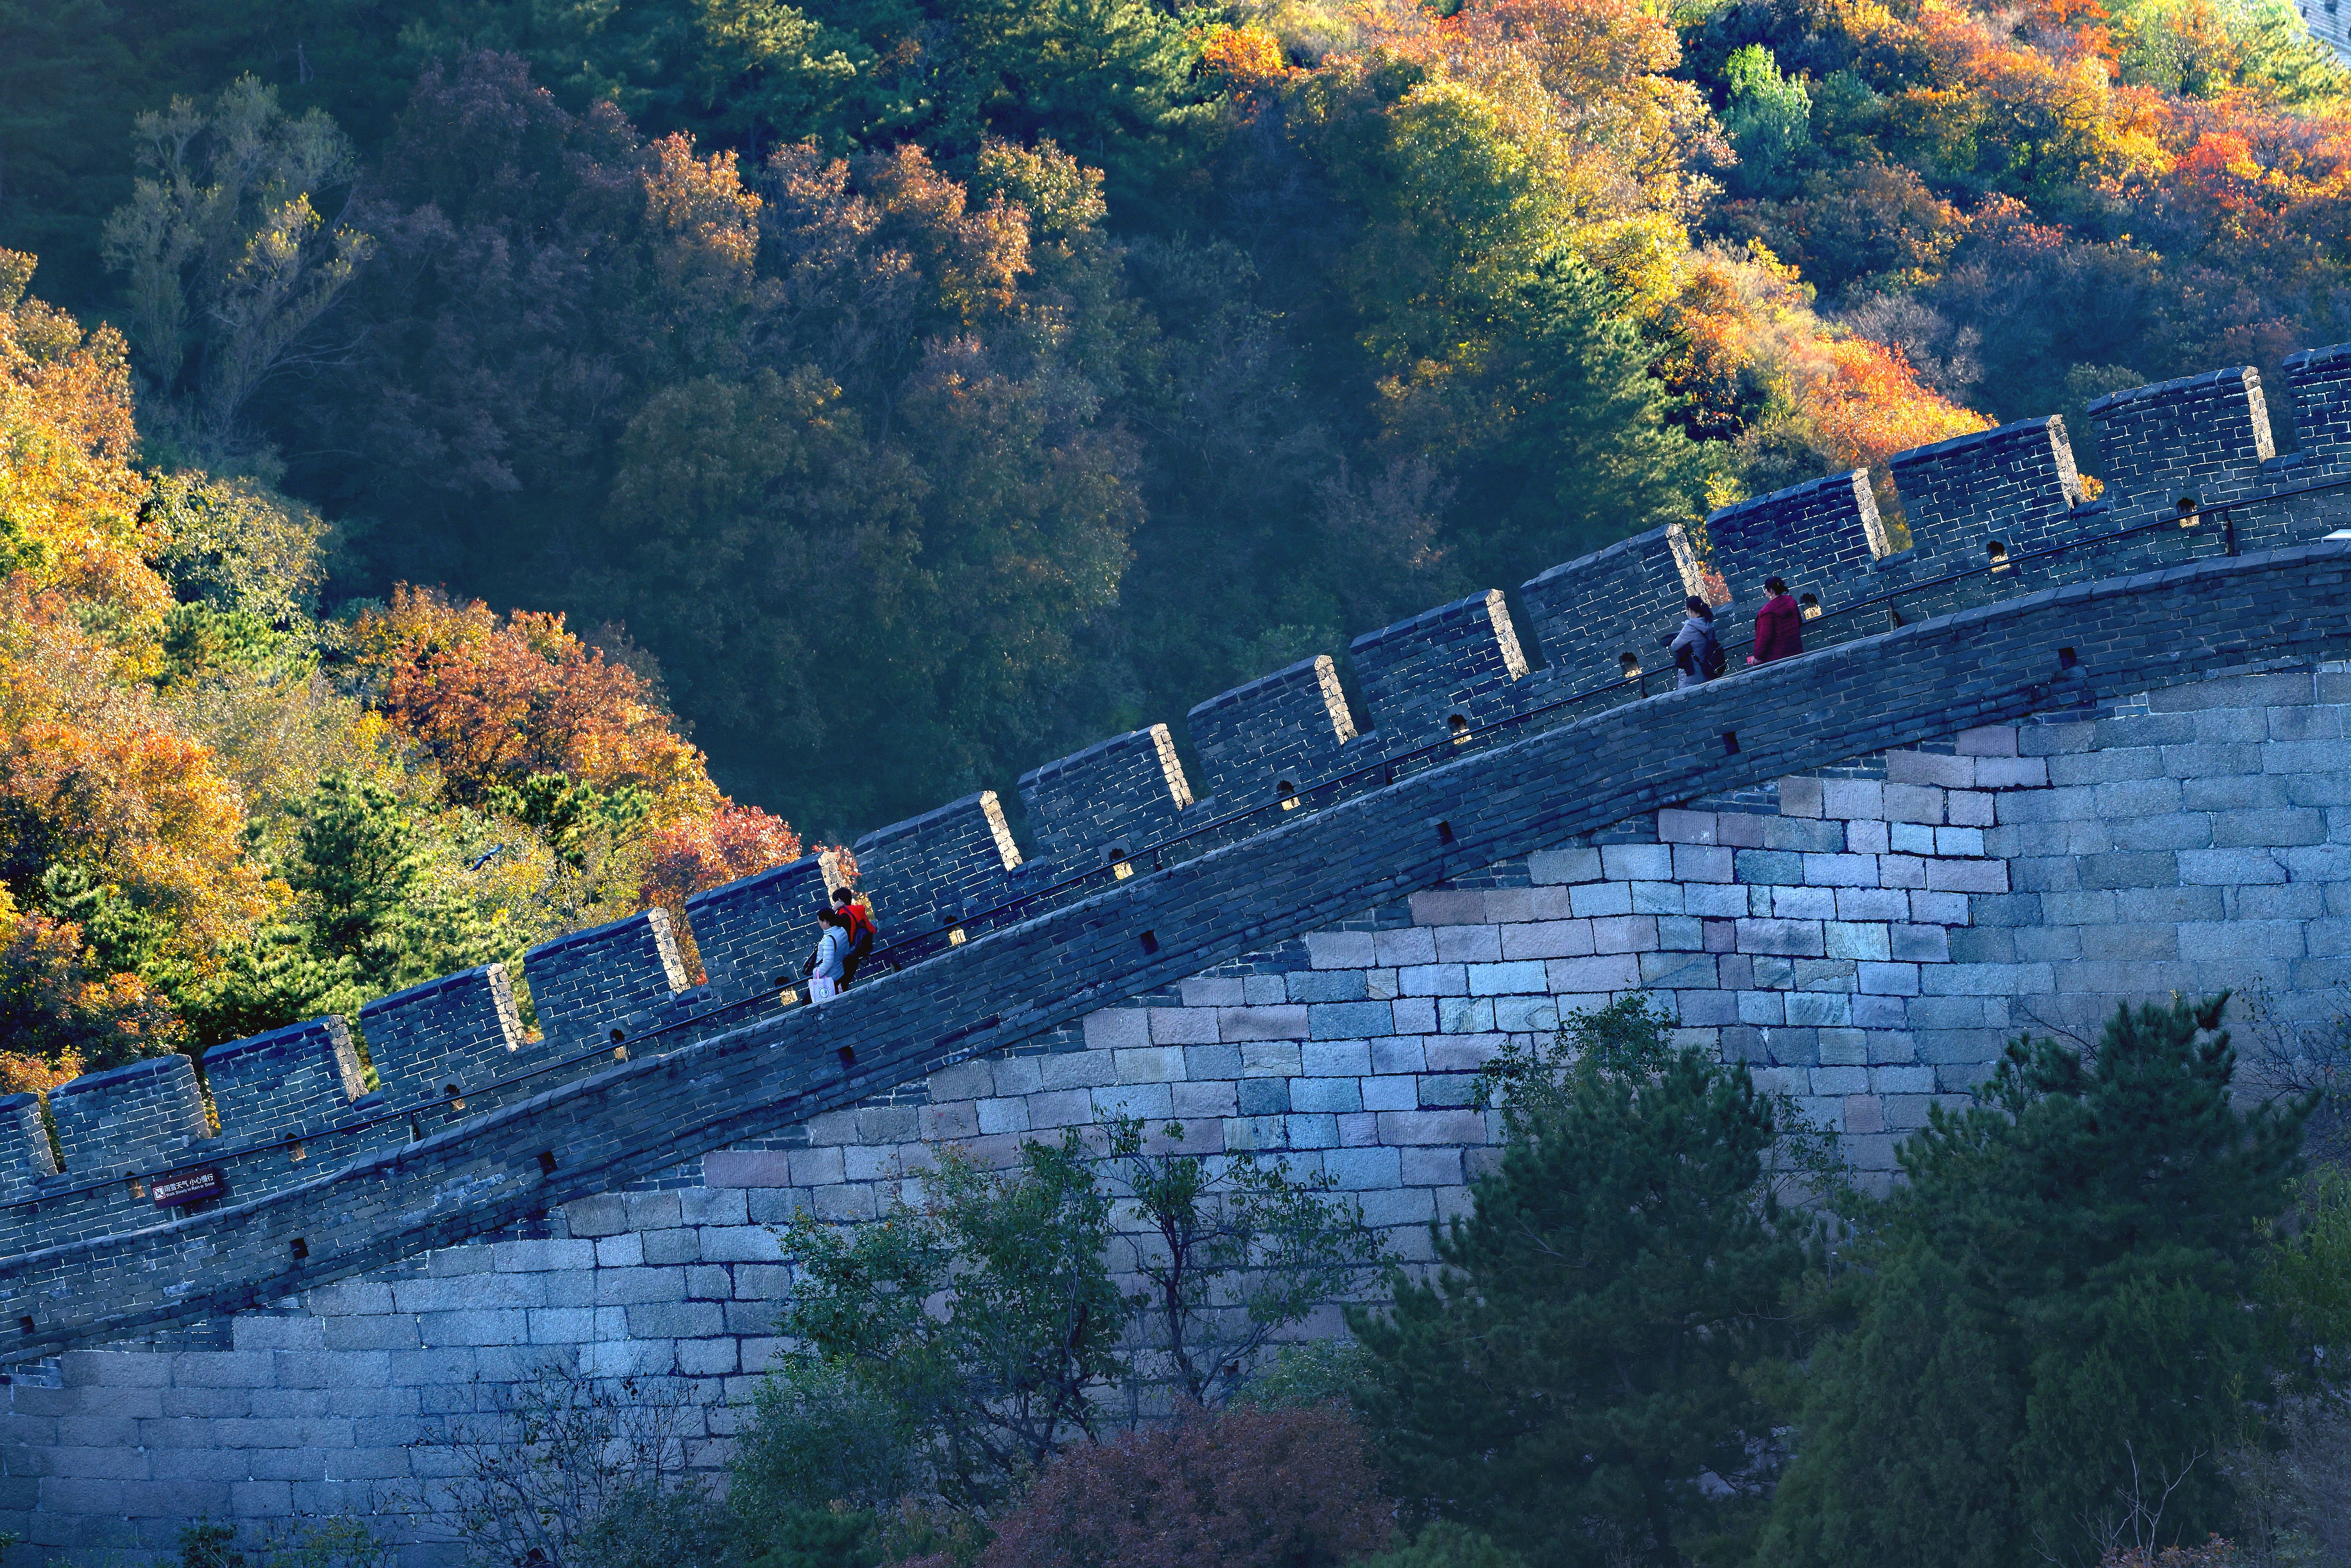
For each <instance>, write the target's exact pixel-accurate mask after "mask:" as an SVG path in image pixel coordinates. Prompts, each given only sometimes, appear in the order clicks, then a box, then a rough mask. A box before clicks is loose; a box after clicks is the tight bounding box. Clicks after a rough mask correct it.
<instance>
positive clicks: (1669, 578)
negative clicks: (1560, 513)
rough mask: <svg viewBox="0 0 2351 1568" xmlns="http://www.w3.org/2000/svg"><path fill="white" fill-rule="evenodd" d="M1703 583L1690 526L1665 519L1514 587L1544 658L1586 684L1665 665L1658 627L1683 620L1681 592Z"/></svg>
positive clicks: (1686, 594)
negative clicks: (1658, 526)
mask: <svg viewBox="0 0 2351 1568" xmlns="http://www.w3.org/2000/svg"><path fill="white" fill-rule="evenodd" d="M1519 593H1520V597H1521V598H1522V599H1523V600H1524V601H1525V603H1526V607H1527V615H1528V619H1529V620H1531V622H1533V630H1534V634H1535V643H1536V645H1537V646H1538V647H1540V648H1541V650H1542V653H1543V658H1544V660H1545V661H1546V662H1547V663H1548V664H1550V666H1551V667H1552V670H1553V671H1555V672H1557V673H1558V675H1559V676H1560V677H1563V678H1564V679H1566V680H1568V681H1570V682H1573V683H1576V684H1585V683H1589V682H1592V681H1595V680H1600V679H1604V678H1605V677H1607V676H1610V675H1617V676H1622V675H1626V674H1637V673H1638V672H1640V671H1642V670H1644V669H1647V670H1663V669H1667V668H1669V667H1670V666H1671V665H1672V663H1673V661H1672V660H1671V659H1670V658H1668V657H1667V655H1666V653H1665V652H1664V650H1662V649H1661V648H1659V647H1658V646H1657V632H1658V631H1659V629H1660V628H1663V627H1667V626H1672V625H1675V624H1677V622H1679V621H1680V620H1681V617H1682V604H1683V601H1685V600H1687V599H1688V598H1690V597H1691V596H1692V595H1696V596H1698V597H1699V598H1707V597H1708V583H1707V582H1706V580H1705V574H1704V572H1703V570H1702V569H1701V567H1700V565H1699V562H1698V549H1697V547H1696V546H1695V545H1693V544H1692V543H1691V541H1690V537H1689V532H1688V530H1687V529H1686V528H1683V527H1682V526H1681V525H1680V524H1679V523H1667V525H1666V526H1665V527H1664V528H1651V529H1650V530H1649V531H1648V532H1647V533H1646V534H1635V536H1633V538H1629V539H1623V540H1620V541H1618V542H1617V543H1615V544H1613V545H1610V546H1609V547H1608V548H1607V549H1604V550H1601V551H1599V552H1597V553H1596V554H1593V555H1588V556H1585V557H1583V559H1580V560H1572V561H1569V562H1568V563H1567V564H1566V565H1564V566H1555V567H1552V569H1551V570H1549V571H1546V572H1544V573H1543V574H1542V575H1541V576H1540V577H1537V578H1534V579H1532V580H1530V581H1529V582H1528V583H1527V584H1526V585H1525V586H1524V587H1522V588H1520V590H1519Z"/></svg>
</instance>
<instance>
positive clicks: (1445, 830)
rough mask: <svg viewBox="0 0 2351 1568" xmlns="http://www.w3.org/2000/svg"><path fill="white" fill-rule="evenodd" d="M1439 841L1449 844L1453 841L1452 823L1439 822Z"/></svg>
mask: <svg viewBox="0 0 2351 1568" xmlns="http://www.w3.org/2000/svg"><path fill="white" fill-rule="evenodd" d="M1452 841H1453V824H1452V823H1450V822H1439V823H1437V842H1438V843H1440V844H1449V843H1451V842H1452Z"/></svg>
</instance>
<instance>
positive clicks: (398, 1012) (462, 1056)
mask: <svg viewBox="0 0 2351 1568" xmlns="http://www.w3.org/2000/svg"><path fill="white" fill-rule="evenodd" d="M360 1030H361V1031H362V1032H364V1033H365V1034H366V1036H367V1041H368V1054H369V1056H370V1058H371V1060H372V1061H374V1063H375V1071H376V1079H377V1082H380V1083H381V1084H382V1086H383V1093H384V1097H385V1099H387V1100H389V1101H390V1102H391V1103H393V1104H396V1105H409V1104H414V1103H419V1102H425V1101H447V1102H463V1101H464V1099H465V1096H466V1095H468V1094H479V1093H480V1092H482V1091H483V1089H484V1088H485V1087H486V1085H488V1084H489V1083H491V1082H495V1081H496V1080H497V1079H499V1078H502V1077H504V1076H505V1075H506V1074H507V1073H508V1072H511V1071H513V1070H514V1067H515V1064H516V1063H517V1061H519V1060H521V1057H520V1053H521V1051H522V1048H523V1044H524V1040H523V1030H522V1019H520V1018H519V1017H517V1014H516V1012H515V999H514V987H513V986H512V985H511V984H509V983H508V981H507V969H506V966H505V965H503V964H486V965H483V966H482V967H479V968H475V969H461V970H459V971H458V972H457V973H456V974H454V975H444V976H442V977H440V978H439V979H437V980H427V981H425V982H424V983H423V985H421V986H411V987H410V988H408V989H406V990H404V991H395V992H394V993H392V995H391V996H388V997H385V998H381V999H380V1000H377V1001H372V1002H370V1003H369V1004H368V1005H367V1006H365V1007H363V1008H361V1009H360Z"/></svg>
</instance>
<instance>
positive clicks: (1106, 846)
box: [1020, 724, 1192, 870]
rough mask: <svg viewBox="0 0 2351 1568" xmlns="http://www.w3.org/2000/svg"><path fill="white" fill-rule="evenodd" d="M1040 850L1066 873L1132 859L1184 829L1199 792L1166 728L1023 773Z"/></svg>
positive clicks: (1023, 796)
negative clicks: (1181, 823) (1186, 814)
mask: <svg viewBox="0 0 2351 1568" xmlns="http://www.w3.org/2000/svg"><path fill="white" fill-rule="evenodd" d="M1020 800H1021V803H1022V804H1023V805H1025V806H1026V807H1027V808H1028V810H1029V831H1030V832H1031V833H1032V834H1034V835H1035V837H1036V840H1037V843H1038V847H1039V848H1040V850H1041V851H1042V852H1043V853H1044V854H1045V855H1046V856H1047V857H1049V858H1050V859H1051V860H1053V861H1054V862H1058V864H1059V866H1060V868H1061V869H1064V870H1067V869H1073V868H1076V867H1080V866H1088V865H1095V864H1101V863H1103V862H1106V861H1121V860H1124V859H1125V858H1126V857H1127V856H1128V855H1129V854H1131V853H1133V852H1134V851H1135V850H1137V849H1139V848H1141V847H1143V846H1144V845H1145V844H1149V843H1153V842H1155V841H1158V840H1159V839H1162V838H1165V837H1166V836H1167V835H1169V834H1170V833H1173V832H1174V831H1175V830H1176V825H1177V823H1178V822H1179V821H1180V820H1181V819H1182V817H1183V814H1184V812H1185V810H1186V809H1187V808H1188V807H1189V806H1190V805H1191V804H1192V787H1191V785H1190V784H1189V783H1188V782H1186V779H1185V778H1184V765H1183V764H1182V763H1181V762H1179V761H1177V760H1176V758H1175V738H1174V737H1172V736H1170V735H1169V734H1168V733H1167V727H1166V726H1165V725H1164V724H1155V725H1152V726H1150V727H1147V728H1144V729H1135V730H1129V731H1128V732H1127V733H1126V734H1124V735H1114V736H1113V737H1110V738H1109V739H1108V740H1102V741H1096V742H1095V743H1094V744H1093V745H1092V746H1089V747H1086V748H1085V749H1084V750H1083V751H1080V752H1076V753H1074V754H1072V755H1071V756H1068V757H1064V758H1061V760H1059V761H1057V762H1049V763H1047V764H1045V766H1043V767H1042V768H1037V769H1035V770H1034V771H1032V772H1029V773H1026V774H1023V775H1022V776H1021V779H1020Z"/></svg>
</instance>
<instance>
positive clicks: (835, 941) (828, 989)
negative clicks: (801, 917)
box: [808, 909, 849, 1002]
mask: <svg viewBox="0 0 2351 1568" xmlns="http://www.w3.org/2000/svg"><path fill="white" fill-rule="evenodd" d="M816 917H817V919H819V920H820V921H821V922H823V924H824V930H823V932H822V933H821V934H820V936H818V937H817V941H816V953H815V954H814V956H811V957H810V959H809V969H808V976H809V1000H810V1001H811V1002H822V1001H830V1000H831V999H832V998H834V997H837V996H839V995H840V994H841V966H842V964H843V963H844V961H845V960H847V958H848V957H849V932H848V930H847V929H846V927H847V925H848V922H847V921H846V920H844V919H842V918H841V915H839V914H838V913H837V912H835V911H833V910H831V909H820V910H818V911H817V915H816Z"/></svg>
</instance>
